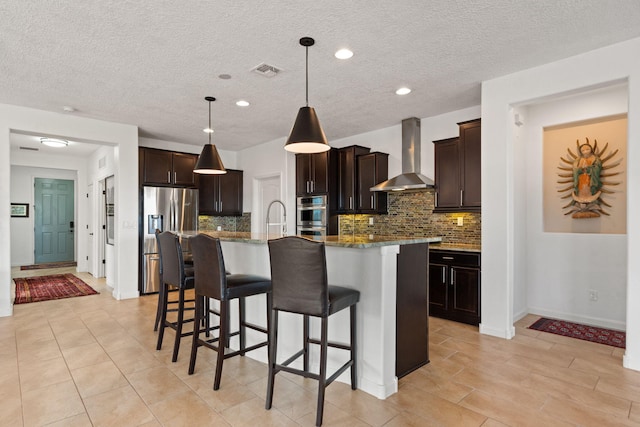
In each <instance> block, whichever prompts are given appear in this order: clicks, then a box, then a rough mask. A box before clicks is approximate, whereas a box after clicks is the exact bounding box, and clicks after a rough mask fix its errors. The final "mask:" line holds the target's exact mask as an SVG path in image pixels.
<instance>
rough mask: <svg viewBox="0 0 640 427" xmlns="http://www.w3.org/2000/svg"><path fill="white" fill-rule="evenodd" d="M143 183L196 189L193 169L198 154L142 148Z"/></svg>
mask: <svg viewBox="0 0 640 427" xmlns="http://www.w3.org/2000/svg"><path fill="white" fill-rule="evenodd" d="M139 153H140V154H139V155H140V169H141V171H140V172H141V175H142V176H141V178H142V179H141V182H142V184H143V185H162V186H176V187H195V186H196V182H195V176H194V174H193V168H194V166H195V164H196V162H197V161H198V155H197V154H187V153H176V152H173V151H165V150H156V149H153V148H140V151H139Z"/></svg>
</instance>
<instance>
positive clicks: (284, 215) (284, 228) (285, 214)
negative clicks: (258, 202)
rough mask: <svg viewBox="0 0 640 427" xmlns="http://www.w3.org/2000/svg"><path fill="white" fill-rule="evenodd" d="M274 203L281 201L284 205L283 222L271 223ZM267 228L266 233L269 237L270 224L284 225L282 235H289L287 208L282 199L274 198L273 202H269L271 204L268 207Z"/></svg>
mask: <svg viewBox="0 0 640 427" xmlns="http://www.w3.org/2000/svg"><path fill="white" fill-rule="evenodd" d="M274 203H280V204H281V205H282V222H281V223H273V224H270V223H269V212H270V211H271V206H272V205H273V204H274ZM266 225H267V226H266V228H265V233H266V234H267V237H269V225H282V235H283V236H286V235H287V208H286V207H285V206H284V203H282V201H281V200H278V199H276V200H274V201H272V202H271V203H269V206H268V207H267V220H266Z"/></svg>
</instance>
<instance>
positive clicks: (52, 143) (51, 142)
mask: <svg viewBox="0 0 640 427" xmlns="http://www.w3.org/2000/svg"><path fill="white" fill-rule="evenodd" d="M40 143H41V144H44V145H46V146H48V147H55V148H62V147H66V146H67V145H69V141H65V140H64V139H58V138H40Z"/></svg>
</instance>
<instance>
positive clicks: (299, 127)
mask: <svg viewBox="0 0 640 427" xmlns="http://www.w3.org/2000/svg"><path fill="white" fill-rule="evenodd" d="M314 44H315V40H313V39H312V38H311V37H303V38H301V39H300V45H302V46H304V47H305V49H306V78H305V82H306V86H305V88H306V102H307V104H306V106H304V107H301V108H300V110H299V111H298V116H297V117H296V121H295V123H294V124H293V128H291V133H290V134H289V139H287V143H286V144H285V146H284V149H285V150H287V151H291V152H292V153H322V152H324V151H328V150H330V149H331V147H330V146H329V143H328V142H327V137H326V136H325V135H324V131H323V130H322V127H321V126H320V121H319V120H318V116H317V115H316V110H314V109H313V107H309V46H313V45H314Z"/></svg>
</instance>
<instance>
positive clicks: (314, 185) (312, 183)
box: [311, 181, 316, 192]
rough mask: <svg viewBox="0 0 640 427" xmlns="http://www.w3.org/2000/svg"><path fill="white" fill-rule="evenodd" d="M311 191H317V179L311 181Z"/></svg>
mask: <svg viewBox="0 0 640 427" xmlns="http://www.w3.org/2000/svg"><path fill="white" fill-rule="evenodd" d="M311 191H312V192H313V191H316V182H315V181H311Z"/></svg>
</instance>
